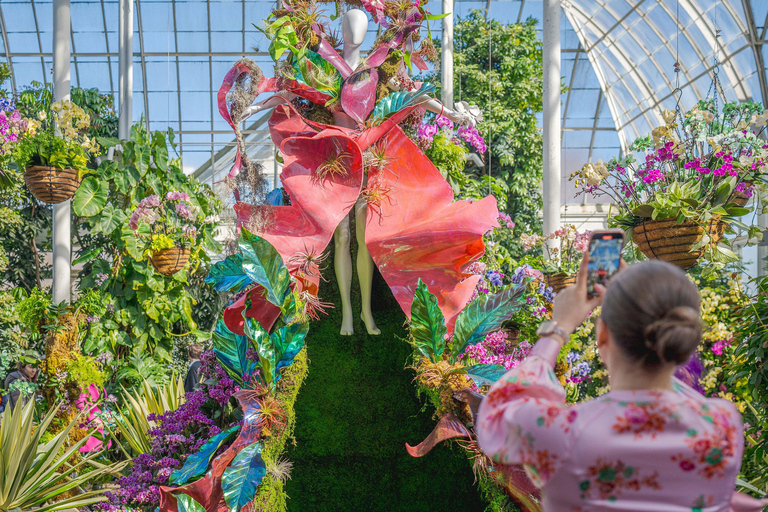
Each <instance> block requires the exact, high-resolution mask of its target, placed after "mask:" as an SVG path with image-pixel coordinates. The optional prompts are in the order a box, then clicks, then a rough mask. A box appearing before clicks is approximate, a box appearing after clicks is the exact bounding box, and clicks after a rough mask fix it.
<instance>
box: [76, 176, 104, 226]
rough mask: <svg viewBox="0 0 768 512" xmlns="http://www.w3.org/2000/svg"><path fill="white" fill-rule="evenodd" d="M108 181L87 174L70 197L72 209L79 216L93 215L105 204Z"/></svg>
mask: <svg viewBox="0 0 768 512" xmlns="http://www.w3.org/2000/svg"><path fill="white" fill-rule="evenodd" d="M108 193H109V183H107V182H106V181H102V180H100V179H98V178H96V177H94V176H88V177H87V178H85V179H84V180H83V182H82V183H81V184H80V188H78V189H77V192H75V196H74V197H73V198H72V211H73V212H75V214H76V215H79V216H80V217H93V216H94V215H96V214H98V213H99V212H100V211H101V210H102V209H103V208H104V205H105V204H107V194H108Z"/></svg>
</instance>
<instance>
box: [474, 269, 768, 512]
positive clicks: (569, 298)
mask: <svg viewBox="0 0 768 512" xmlns="http://www.w3.org/2000/svg"><path fill="white" fill-rule="evenodd" d="M624 266H625V265H624ZM586 276H587V273H586V258H585V260H584V262H582V266H581V270H580V272H579V277H578V281H577V284H576V285H575V286H573V287H571V288H568V289H565V290H563V291H562V292H561V293H560V294H558V296H557V298H556V299H555V303H554V309H553V313H552V322H545V324H543V325H542V327H541V328H540V329H539V332H540V333H541V336H542V337H541V339H540V340H539V341H538V343H536V345H535V347H534V348H533V350H532V352H531V355H530V356H529V357H528V358H527V359H526V360H525V361H523V362H522V363H521V364H520V366H518V367H517V368H514V369H512V370H511V371H509V372H508V373H507V374H506V375H504V377H502V378H501V379H500V380H499V381H498V382H496V383H495V384H494V385H493V387H492V388H491V389H490V391H489V392H488V394H487V395H486V397H485V398H484V399H483V401H482V403H481V405H480V410H479V414H478V417H477V426H476V429H477V437H478V441H479V444H480V447H481V448H482V449H483V451H484V452H485V453H486V454H487V455H488V456H489V457H490V458H491V459H493V460H494V461H496V462H499V463H502V464H523V466H524V467H525V469H526V472H527V473H528V476H529V477H530V478H531V480H532V481H533V482H534V483H535V484H536V485H537V486H538V487H541V488H542V494H543V506H544V510H545V511H546V512H555V511H557V512H566V511H568V512H576V511H579V512H586V511H612V510H623V511H634V512H640V511H655V512H656V511H670V512H672V511H675V512H676V511H692V512H695V511H702V512H704V511H706V512H728V511H729V510H738V511H745V512H746V511H750V510H755V511H759V510H761V509H762V506H763V504H762V503H760V502H758V501H757V500H753V499H751V498H748V497H746V496H743V495H740V494H734V488H735V480H736V476H737V474H738V472H739V468H740V465H741V455H742V451H743V442H744V441H743V432H742V420H741V416H740V414H739V412H738V410H737V409H736V407H735V406H734V405H733V404H732V403H730V402H727V401H724V400H720V399H712V398H705V397H703V396H701V395H700V394H699V393H697V392H696V391H694V390H693V389H691V388H689V387H688V386H686V385H685V384H683V383H682V382H680V381H678V380H677V379H675V378H674V377H673V374H674V372H675V369H676V367H677V366H678V365H680V364H683V363H685V362H687V361H688V359H689V358H690V357H691V356H692V355H693V353H694V352H695V351H696V349H697V347H698V345H699V342H700V341H701V334H702V333H701V326H702V324H701V319H700V318H699V294H698V291H697V289H696V287H695V286H694V284H693V283H692V282H691V281H690V280H689V279H688V278H687V277H686V275H685V274H684V273H683V272H682V271H681V270H679V269H678V268H676V267H674V266H672V265H670V264H668V263H664V262H660V261H648V262H643V263H638V264H635V265H632V266H629V267H626V268H624V269H623V270H622V271H620V272H619V273H618V274H616V276H614V277H613V279H612V280H611V282H610V284H609V285H608V287H607V290H606V289H605V288H602V287H599V286H598V290H597V291H598V293H599V295H598V296H597V297H595V298H593V299H588V298H587V283H586ZM600 305H602V312H601V315H600V318H599V319H598V320H597V321H596V329H597V331H596V332H597V350H598V352H599V354H600V357H601V359H602V361H603V362H604V364H605V366H606V367H607V369H608V374H609V382H610V386H611V391H610V392H609V393H607V394H605V395H603V396H601V397H599V398H597V399H595V400H591V401H588V402H584V403H580V404H576V405H571V404H566V403H565V390H564V389H563V387H562V386H561V385H560V384H559V382H558V379H557V377H556V376H555V373H554V371H553V368H554V364H555V361H556V359H557V356H558V353H559V352H560V349H561V348H562V347H563V345H564V344H565V343H566V341H567V340H568V338H569V337H570V334H571V333H572V332H573V331H574V330H575V329H576V328H577V327H578V326H579V325H581V323H582V322H583V321H584V320H585V318H586V317H587V316H588V315H589V313H590V312H591V311H592V310H593V309H594V308H596V307H597V306H600ZM732 507H734V508H732Z"/></svg>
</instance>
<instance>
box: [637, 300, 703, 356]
mask: <svg viewBox="0 0 768 512" xmlns="http://www.w3.org/2000/svg"><path fill="white" fill-rule="evenodd" d="M701 328H702V324H701V318H700V317H699V312H698V311H696V310H695V309H693V308H692V307H689V306H678V307H676V308H673V309H671V310H669V311H668V312H667V314H666V315H664V316H663V317H662V318H660V319H658V320H656V321H655V322H652V323H651V324H650V325H648V326H647V327H646V328H645V346H646V347H647V348H648V349H649V350H650V351H651V352H653V353H654V354H655V355H656V357H658V360H659V361H660V362H662V363H674V364H677V365H680V364H685V363H686V362H687V361H688V360H689V359H690V358H691V356H692V355H693V353H694V352H695V351H696V348H697V347H698V345H699V342H700V341H701Z"/></svg>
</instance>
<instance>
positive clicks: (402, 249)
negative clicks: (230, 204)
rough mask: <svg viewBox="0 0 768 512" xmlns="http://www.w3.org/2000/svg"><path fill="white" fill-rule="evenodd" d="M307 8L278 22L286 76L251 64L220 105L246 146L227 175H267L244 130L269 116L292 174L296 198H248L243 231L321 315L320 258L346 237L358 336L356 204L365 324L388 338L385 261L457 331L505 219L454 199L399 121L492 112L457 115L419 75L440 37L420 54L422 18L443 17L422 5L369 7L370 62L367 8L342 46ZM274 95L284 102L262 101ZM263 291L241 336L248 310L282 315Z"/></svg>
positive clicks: (280, 14) (342, 277)
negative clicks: (378, 26) (277, 202)
mask: <svg viewBox="0 0 768 512" xmlns="http://www.w3.org/2000/svg"><path fill="white" fill-rule="evenodd" d="M299 3H301V5H299ZM305 3H306V2H303V3H302V1H301V0H296V1H294V2H285V3H284V8H283V9H282V10H279V11H276V12H275V13H274V14H273V16H274V18H272V17H271V18H270V19H269V20H267V26H266V28H265V33H266V34H267V35H268V36H269V37H270V38H271V39H272V44H271V46H270V52H271V54H272V56H273V58H274V59H275V61H276V62H277V66H276V75H277V76H275V77H273V78H269V79H267V78H265V77H264V76H263V75H262V73H261V70H260V69H259V68H258V67H257V66H256V65H255V64H254V63H253V62H251V61H249V60H247V59H243V60H241V61H239V62H238V63H237V64H236V65H235V67H234V68H233V69H232V70H231V71H230V72H229V73H228V74H227V76H226V77H225V79H224V83H223V84H222V87H221V89H220V90H219V95H218V98H219V110H220V112H221V114H222V116H223V117H224V118H225V119H226V120H227V121H228V122H229V123H230V124H231V125H232V127H233V129H234V131H235V135H236V138H237V142H238V150H239V151H238V155H237V158H236V161H235V165H234V167H233V168H232V170H231V171H230V173H229V177H228V179H230V180H234V179H236V178H235V177H236V176H237V174H238V173H250V174H253V175H260V168H259V166H258V164H255V163H254V162H251V161H250V159H249V158H248V155H247V154H246V151H245V144H244V140H243V137H242V134H241V132H240V125H241V124H242V123H243V121H245V120H246V119H248V118H249V117H251V116H253V115H255V114H257V113H259V112H263V111H265V110H270V109H271V110H272V113H271V115H270V118H269V129H270V133H271V136H272V140H273V141H274V143H275V145H276V146H277V147H278V148H279V151H280V155H281V157H282V159H283V162H284V167H283V170H282V174H281V175H280V178H281V183H282V185H283V187H284V189H285V191H286V193H287V195H288V196H289V198H290V206H273V205H252V204H248V203H246V202H244V201H240V198H237V199H238V202H237V204H236V205H235V210H236V213H237V217H238V220H239V223H240V225H241V226H245V227H247V228H248V230H249V231H250V232H252V233H254V234H257V235H258V236H260V237H263V238H264V239H265V240H267V241H269V243H270V244H272V245H273V246H274V247H275V248H276V249H277V251H278V252H279V253H280V255H281V256H282V258H283V260H284V262H285V264H286V265H287V267H288V268H289V270H290V272H291V274H292V275H293V276H295V277H296V278H297V280H298V282H299V283H300V284H299V286H300V289H299V290H297V293H298V294H299V296H301V297H302V300H303V301H305V302H306V303H307V304H308V305H309V308H310V312H311V313H313V314H314V310H315V308H319V307H322V303H320V302H319V300H318V299H317V293H318V288H319V281H320V264H321V262H322V259H323V258H324V251H325V249H326V247H327V246H328V244H329V243H330V240H331V237H333V238H334V241H335V249H336V253H335V258H334V267H335V271H336V276H337V279H338V282H339V289H340V292H341V293H340V294H341V299H342V304H341V308H342V312H343V320H342V326H341V334H342V335H349V334H352V332H353V312H352V307H351V302H350V288H351V282H352V269H353V266H352V258H351V255H350V249H349V247H350V238H351V233H350V231H351V230H350V220H349V214H350V212H351V211H352V210H353V209H354V213H355V216H356V236H357V241H358V245H359V250H358V254H357V272H358V277H359V281H360V291H361V295H362V314H361V317H362V320H363V322H364V323H365V325H366V328H367V330H368V333H369V334H378V333H379V330H378V328H377V327H376V325H375V322H374V319H373V315H372V313H371V281H372V278H373V271H374V264H375V265H376V266H377V267H378V268H379V271H380V272H381V274H382V276H383V277H384V279H385V280H386V281H387V283H388V285H389V286H390V288H391V289H392V292H393V294H394V296H395V298H396V299H397V301H398V303H399V304H400V305H401V307H402V309H403V311H404V312H405V313H406V315H408V314H410V306H411V301H412V297H413V293H414V291H415V287H416V284H417V282H418V279H419V278H421V279H423V280H424V281H425V282H427V283H429V285H430V287H431V289H433V290H435V291H436V292H438V296H439V297H440V307H441V309H442V310H443V311H444V313H445V317H446V320H447V322H448V325H449V328H450V327H452V325H453V321H454V320H455V317H456V315H457V314H458V311H459V310H460V309H461V307H462V306H463V305H464V304H465V303H466V302H467V301H468V300H469V298H470V296H471V295H472V291H473V290H474V288H475V284H476V280H477V279H478V278H477V277H476V276H471V277H470V276H469V275H468V274H467V273H466V272H465V270H464V269H465V267H466V266H467V265H469V264H470V263H472V262H473V261H475V260H476V259H478V258H479V257H480V256H481V255H482V253H483V251H484V245H483V240H482V235H483V233H485V232H486V231H488V230H490V229H491V228H493V227H494V226H496V225H497V221H496V218H497V216H498V211H497V208H496V200H495V198H493V197H486V198H484V199H483V200H481V201H477V202H471V201H455V202H454V196H453V191H452V189H451V187H450V185H449V184H448V183H447V182H446V181H445V179H444V178H443V177H442V175H441V174H440V172H439V171H438V170H437V168H436V167H435V166H434V165H433V164H432V163H431V162H430V160H429V159H428V158H427V157H426V156H425V155H424V153H423V152H422V151H421V150H420V149H419V148H418V147H417V146H416V145H415V144H414V143H413V142H412V141H411V140H410V139H409V138H408V137H407V136H406V135H405V134H404V132H403V131H402V129H401V128H400V127H399V126H398V124H399V123H401V122H403V121H404V120H405V119H406V118H407V117H408V116H411V115H417V114H418V113H419V112H420V113H421V114H423V113H424V111H425V110H428V111H431V112H435V113H437V114H439V115H442V116H445V117H446V118H448V119H450V120H451V121H453V122H455V123H457V124H463V125H474V124H475V123H476V122H477V121H478V119H479V117H480V111H479V109H477V108H476V107H470V106H469V105H466V104H461V105H460V106H458V108H456V109H451V108H447V107H445V106H443V105H442V104H441V103H440V102H439V101H437V100H436V99H433V98H432V97H431V96H430V93H432V92H433V91H434V86H432V85H430V84H427V83H420V82H414V81H413V80H412V79H411V78H410V76H409V74H408V70H409V68H410V67H411V66H415V67H416V68H419V69H422V70H425V69H427V66H426V64H425V62H424V60H423V59H422V55H425V54H427V53H429V52H434V46H432V44H431V40H430V39H425V41H424V42H422V44H421V48H420V49H419V50H416V49H415V48H414V46H415V41H417V40H418V39H419V37H420V35H419V32H420V28H421V23H422V21H424V20H425V19H430V18H434V17H433V16H431V15H429V14H428V13H427V12H426V11H424V9H423V7H422V6H421V5H420V3H419V2H418V1H417V2H414V3H412V4H411V3H409V2H405V3H403V2H400V3H397V5H395V3H394V2H393V3H392V4H391V7H387V8H386V9H384V10H382V11H379V10H376V9H373V10H371V9H372V8H371V9H368V10H369V11H371V13H372V14H374V16H375V18H376V19H377V20H378V21H380V22H381V23H382V28H383V30H382V31H381V35H380V36H379V38H378V39H377V41H376V43H375V44H374V47H373V49H372V50H371V51H370V52H369V53H368V54H367V55H366V56H364V57H363V55H362V54H361V46H362V44H363V42H364V39H365V36H366V34H367V33H368V25H369V21H368V16H367V15H366V13H365V12H364V11H362V10H359V9H350V10H348V11H347V12H346V13H345V14H344V16H343V19H342V35H343V48H342V50H341V52H338V51H337V50H336V49H335V44H336V41H335V40H334V38H333V36H332V35H331V32H330V30H329V29H328V27H327V26H326V25H324V24H323V23H322V19H323V16H322V15H321V14H319V13H318V11H317V6H316V5H314V4H313V3H312V4H310V3H306V5H305ZM364 5H365V6H366V8H368V7H371V6H369V5H368V4H366V3H364ZM387 5H390V4H387ZM266 93H274V94H272V95H271V96H270V97H268V98H267V99H264V100H261V101H259V102H255V101H256V99H257V97H258V96H260V95H261V94H266ZM253 181H257V180H251V182H253ZM261 295H262V294H261V292H260V291H259V290H258V289H256V290H252V291H251V292H249V293H248V294H246V295H244V296H243V297H241V298H240V300H239V301H237V302H236V303H235V305H234V306H233V307H231V308H228V311H227V312H226V313H225V319H226V320H227V323H228V325H229V327H230V328H231V329H232V330H233V331H234V332H237V333H242V329H243V327H242V324H243V316H242V312H243V309H244V308H245V304H246V303H250V304H251V307H250V308H248V309H247V311H246V316H247V317H251V318H255V319H257V320H259V321H260V322H261V323H262V325H265V327H267V328H269V325H271V322H272V321H274V318H276V316H277V314H278V312H277V311H276V308H274V307H273V306H271V305H270V304H269V303H268V302H267V301H265V300H264V299H263V297H262V296H261Z"/></svg>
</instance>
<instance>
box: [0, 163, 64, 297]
mask: <svg viewBox="0 0 768 512" xmlns="http://www.w3.org/2000/svg"><path fill="white" fill-rule="evenodd" d="M13 179H14V183H13V186H12V187H11V189H9V190H4V191H3V194H0V253H2V254H3V260H4V261H7V265H6V266H5V268H2V266H0V282H2V284H3V286H4V287H8V288H14V287H17V286H19V287H22V288H24V289H25V290H27V291H29V290H31V289H32V288H34V287H38V288H41V287H42V280H43V279H46V278H49V277H50V275H51V274H50V272H51V267H50V265H46V264H45V262H44V261H43V259H42V257H40V255H39V253H40V252H43V251H50V250H51V244H50V230H51V227H52V226H51V224H52V220H51V219H52V216H51V209H50V207H47V206H41V205H40V203H39V202H38V201H37V200H35V199H34V198H33V197H32V195H31V194H30V193H29V192H28V191H27V189H26V187H25V186H24V181H23V180H22V179H21V175H13Z"/></svg>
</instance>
